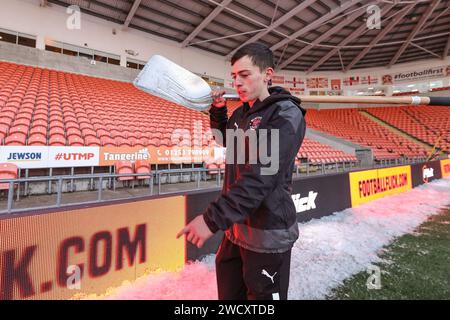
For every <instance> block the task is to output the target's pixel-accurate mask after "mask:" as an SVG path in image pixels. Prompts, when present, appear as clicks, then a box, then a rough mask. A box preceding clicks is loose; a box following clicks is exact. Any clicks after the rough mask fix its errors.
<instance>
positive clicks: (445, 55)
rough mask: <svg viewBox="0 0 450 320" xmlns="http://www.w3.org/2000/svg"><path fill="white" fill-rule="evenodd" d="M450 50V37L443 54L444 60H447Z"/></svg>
mask: <svg viewBox="0 0 450 320" xmlns="http://www.w3.org/2000/svg"><path fill="white" fill-rule="evenodd" d="M449 48H450V36H448V39H447V45H446V46H445V49H444V52H443V53H442V59H445V58H447V56H448V49H449Z"/></svg>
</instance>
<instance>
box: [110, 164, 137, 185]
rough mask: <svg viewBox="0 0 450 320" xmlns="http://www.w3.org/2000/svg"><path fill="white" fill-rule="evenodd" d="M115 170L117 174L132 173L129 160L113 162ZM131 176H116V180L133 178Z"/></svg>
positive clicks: (131, 165)
mask: <svg viewBox="0 0 450 320" xmlns="http://www.w3.org/2000/svg"><path fill="white" fill-rule="evenodd" d="M114 167H115V172H116V173H117V174H125V173H134V172H133V164H132V163H131V161H117V162H116V163H115V164H114ZM133 179H134V177H133V176H124V177H118V178H117V180H119V181H126V180H133Z"/></svg>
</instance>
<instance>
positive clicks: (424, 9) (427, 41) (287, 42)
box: [41, 0, 450, 73]
mask: <svg viewBox="0 0 450 320" xmlns="http://www.w3.org/2000/svg"><path fill="white" fill-rule="evenodd" d="M41 2H43V3H44V4H45V3H47V4H56V5H61V6H65V7H67V6H69V5H78V6H80V8H81V10H82V12H83V13H87V14H90V15H94V16H97V17H100V18H103V19H106V20H109V21H112V22H115V23H118V24H121V25H123V27H124V28H133V29H138V30H141V31H144V32H148V33H150V34H153V35H156V36H160V37H163V38H167V39H170V40H173V41H176V42H178V43H179V44H180V45H181V46H182V47H188V46H192V47H196V48H199V49H202V50H206V51H209V52H213V53H216V54H219V55H221V56H226V57H227V58H230V57H231V55H232V54H233V53H234V52H235V51H236V50H237V49H238V48H239V47H241V46H242V45H243V44H245V43H249V42H253V41H261V42H264V43H266V44H268V45H269V46H270V47H271V48H272V49H273V50H274V52H275V57H276V64H277V68H278V69H287V70H297V71H305V72H307V73H309V72H312V71H342V70H345V71H347V70H350V69H359V68H368V67H389V66H391V65H394V64H396V63H404V62H411V61H418V60H422V59H430V58H442V59H444V58H445V57H447V55H448V54H449V46H450V0H416V1H399V0H392V1H388V0H384V1H382V0H378V1H374V0H303V1H302V0H41ZM374 4H375V5H377V7H370V6H371V5H374ZM377 8H379V9H380V17H381V28H380V29H376V28H373V27H376V23H377V20H376V12H375V11H374V10H377ZM368 10H369V11H370V12H369V13H368V12H367V11H368ZM368 25H369V26H371V27H372V29H371V28H368Z"/></svg>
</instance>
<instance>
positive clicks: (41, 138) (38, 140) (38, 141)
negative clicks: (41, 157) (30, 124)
mask: <svg viewBox="0 0 450 320" xmlns="http://www.w3.org/2000/svg"><path fill="white" fill-rule="evenodd" d="M28 145H29V146H45V145H47V138H46V137H45V135H42V134H39V133H36V134H32V135H30V137H29V138H28Z"/></svg>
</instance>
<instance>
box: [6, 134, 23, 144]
mask: <svg viewBox="0 0 450 320" xmlns="http://www.w3.org/2000/svg"><path fill="white" fill-rule="evenodd" d="M26 138H27V136H26V135H25V134H23V133H14V134H12V135H10V136H7V137H6V138H5V145H7V146H24V145H25V142H26Z"/></svg>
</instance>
